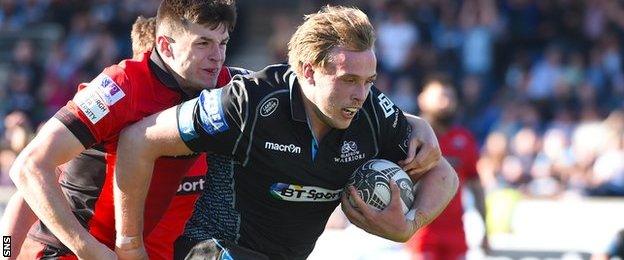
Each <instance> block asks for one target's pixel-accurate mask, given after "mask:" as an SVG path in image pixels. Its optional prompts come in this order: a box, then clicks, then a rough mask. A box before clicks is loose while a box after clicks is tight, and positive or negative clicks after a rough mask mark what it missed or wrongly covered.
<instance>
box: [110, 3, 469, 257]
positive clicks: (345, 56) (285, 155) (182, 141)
mask: <svg viewBox="0 0 624 260" xmlns="http://www.w3.org/2000/svg"><path fill="white" fill-rule="evenodd" d="M374 40H375V38H374V33H373V28H372V25H371V24H370V22H369V21H368V18H367V17H366V15H365V14H364V13H362V12H361V11H359V10H357V9H353V8H344V7H325V8H323V10H321V12H319V13H317V14H312V15H309V16H307V17H306V21H305V22H304V23H303V24H302V25H301V26H299V28H298V29H297V32H296V33H295V34H294V35H293V37H292V38H291V41H290V43H289V65H273V66H269V67H267V68H265V69H264V70H262V71H259V72H257V73H254V74H251V75H247V76H237V77H234V79H233V80H232V82H230V83H229V84H228V85H226V86H225V87H224V88H222V89H218V90H212V91H203V92H202V93H201V94H200V96H199V98H196V99H193V100H191V101H187V102H185V103H183V104H182V105H179V106H177V107H174V108H170V109H167V110H165V111H163V112H161V113H158V114H155V115H152V116H150V117H147V118H145V119H143V120H142V121H140V122H139V123H136V124H134V125H133V126H131V127H129V128H127V129H126V130H125V131H123V132H122V135H121V137H120V142H119V146H118V150H117V152H118V154H119V155H120V156H119V157H118V161H117V164H116V169H115V175H116V177H115V178H116V185H115V200H116V201H117V203H115V206H116V207H117V208H116V214H117V215H116V218H117V220H118V222H117V233H118V236H123V237H140V235H141V233H142V229H143V225H144V223H143V212H144V202H145V198H146V196H147V195H148V194H147V190H148V186H149V180H150V178H151V172H152V168H153V165H154V160H155V159H156V158H158V157H160V156H164V155H184V154H190V153H192V152H202V151H210V152H212V153H211V154H209V155H208V165H209V173H208V174H207V177H206V178H207V179H206V183H207V185H208V188H207V189H206V190H204V193H203V194H202V195H201V196H200V198H199V200H198V201H197V203H196V205H195V211H194V212H193V215H192V216H191V219H190V220H189V222H187V225H186V228H185V231H184V234H183V236H182V237H180V238H179V239H178V240H177V241H176V248H175V250H176V258H177V257H180V258H183V257H184V254H185V253H186V252H187V251H188V250H189V249H190V248H191V247H192V246H193V245H194V244H195V243H199V242H201V241H204V240H206V239H211V238H217V239H221V240H226V241H231V242H234V243H237V244H238V246H240V247H243V248H246V249H251V250H254V251H256V252H259V253H262V254H264V255H266V256H267V257H269V258H270V259H305V258H306V257H307V256H308V254H309V253H310V252H311V251H312V249H313V247H314V243H315V242H316V239H317V238H318V236H319V235H320V234H321V233H322V232H323V229H324V226H325V223H326V222H327V219H328V217H329V216H330V214H331V213H332V211H333V210H334V209H335V208H336V206H337V205H338V204H339V203H340V202H341V201H342V207H343V211H344V212H345V214H346V215H347V217H348V218H349V219H350V220H351V222H353V223H354V224H355V225H357V226H359V227H361V228H363V229H364V230H366V231H367V232H370V233H372V234H375V235H378V236H380V237H384V238H387V239H391V240H394V241H407V240H408V239H409V238H410V237H411V236H412V235H413V234H414V233H415V232H416V231H417V230H418V229H419V228H421V227H422V226H424V225H426V224H427V223H430V222H431V221H432V220H433V219H434V218H435V217H436V216H437V215H438V214H439V213H440V212H441V211H442V210H443V209H444V208H445V207H446V205H447V203H448V202H449V201H450V199H451V198H452V196H453V195H454V194H455V192H456V189H457V183H458V180H457V176H456V174H455V172H454V170H453V169H452V168H451V167H450V165H449V164H448V162H446V160H444V159H442V160H440V161H439V163H437V164H436V165H435V166H434V167H433V168H432V169H430V170H428V171H426V172H425V173H424V174H422V175H418V174H412V175H411V176H412V177H413V178H414V179H415V180H416V179H420V186H419V187H420V188H419V189H418V194H416V202H415V204H414V207H413V209H414V211H415V212H416V214H415V219H414V220H409V219H406V217H405V216H404V215H403V212H402V210H401V208H400V206H399V199H398V196H396V194H398V187H397V185H396V183H392V184H391V188H392V192H393V194H394V195H395V196H393V199H392V202H391V204H390V205H389V206H388V207H387V208H386V209H385V210H383V211H375V210H372V209H370V208H368V207H367V206H366V205H365V204H364V202H363V201H362V200H361V199H357V195H356V194H357V193H356V192H355V190H354V189H353V188H352V187H350V188H349V189H348V190H347V192H349V193H350V195H351V196H355V197H356V204H357V206H358V207H357V208H354V207H353V206H351V205H350V204H349V203H345V202H346V195H345V194H346V192H343V188H344V186H345V185H346V183H347V180H348V178H349V176H350V175H351V173H352V172H353V171H354V170H355V169H356V168H357V167H358V166H360V165H361V164H362V163H364V162H365V161H367V160H369V159H372V158H385V159H389V160H392V161H394V162H398V161H400V160H403V159H404V158H406V156H407V155H408V150H407V146H408V143H409V140H410V136H411V135H412V128H411V127H410V125H409V123H408V121H407V120H406V118H405V116H404V115H403V113H402V112H401V111H400V109H399V108H397V107H396V106H394V104H393V103H392V101H390V100H389V99H388V98H387V97H386V96H385V95H384V94H383V93H381V92H379V91H378V90H377V89H375V88H372V85H373V82H374V80H375V77H376V57H375V54H374V52H373V45H374ZM417 131H420V130H417ZM410 173H412V171H410ZM341 198H342V200H341ZM136 246H137V247H136V250H135V255H136V256H141V255H144V254H142V253H141V252H142V251H143V250H144V249H143V247H142V245H141V244H140V243H136ZM178 251H181V252H180V253H179V252H178ZM129 256H131V255H129Z"/></svg>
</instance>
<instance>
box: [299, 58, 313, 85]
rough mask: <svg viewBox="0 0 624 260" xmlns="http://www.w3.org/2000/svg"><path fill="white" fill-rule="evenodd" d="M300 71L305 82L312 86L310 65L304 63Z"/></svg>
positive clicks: (311, 67)
mask: <svg viewBox="0 0 624 260" xmlns="http://www.w3.org/2000/svg"><path fill="white" fill-rule="evenodd" d="M301 70H302V71H303V78H304V79H305V81H306V82H307V83H308V84H310V85H314V83H315V82H314V66H312V64H310V63H304V64H303V66H302V67H301Z"/></svg>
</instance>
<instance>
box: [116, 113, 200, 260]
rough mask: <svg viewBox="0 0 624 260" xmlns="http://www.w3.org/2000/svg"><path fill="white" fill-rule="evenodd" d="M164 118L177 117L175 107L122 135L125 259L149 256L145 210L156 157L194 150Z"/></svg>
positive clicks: (120, 249)
mask: <svg viewBox="0 0 624 260" xmlns="http://www.w3.org/2000/svg"><path fill="white" fill-rule="evenodd" d="M163 121H164V122H175V121H176V108H175V107H172V108H169V109H167V110H164V111H163V112H160V113H157V114H154V115H152V116H149V117H146V118H145V119H143V120H141V121H139V122H138V123H136V124H134V125H131V126H128V127H127V128H125V129H124V130H123V131H122V132H121V135H120V138H119V144H118V147H117V154H118V155H119V156H118V159H117V162H116V165H115V177H114V185H113V187H114V188H113V193H114V199H115V219H116V220H117V221H116V223H115V229H116V230H117V241H115V252H116V253H117V255H118V256H119V258H121V259H147V253H146V251H145V246H144V244H143V212H144V209H145V199H146V197H147V191H148V189H149V185H150V180H151V178H152V172H153V169H154V162H155V161H156V159H157V158H158V157H161V156H175V155H187V154H191V153H192V152H191V150H189V148H188V147H186V145H185V144H184V142H183V141H182V139H181V138H180V137H179V133H178V128H177V125H176V124H172V123H164V124H163V123H159V122H163ZM122 155H123V156H122ZM130 155H132V156H130Z"/></svg>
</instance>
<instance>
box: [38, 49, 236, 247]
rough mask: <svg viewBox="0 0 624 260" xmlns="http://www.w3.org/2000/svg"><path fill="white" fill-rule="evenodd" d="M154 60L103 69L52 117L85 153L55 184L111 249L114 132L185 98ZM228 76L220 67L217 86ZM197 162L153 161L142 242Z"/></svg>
mask: <svg viewBox="0 0 624 260" xmlns="http://www.w3.org/2000/svg"><path fill="white" fill-rule="evenodd" d="M156 59H158V55H157V54H156V53H152V52H146V53H145V54H144V55H143V56H142V58H140V59H138V60H124V61H122V62H121V63H119V64H117V65H113V66H111V67H108V68H106V69H104V71H103V72H102V73H101V74H100V75H98V76H97V77H96V78H95V79H93V80H92V81H91V82H90V83H84V84H80V85H79V87H78V92H77V93H76V95H75V97H74V98H73V99H72V100H71V101H69V102H68V103H67V105H66V106H64V107H63V108H62V109H61V110H59V111H58V112H57V114H56V115H55V116H54V117H55V118H57V119H58V120H60V121H61V122H62V123H63V124H65V126H66V127H67V128H68V129H69V130H70V131H71V132H72V133H73V134H74V135H75V136H76V137H77V138H78V139H79V140H80V142H81V143H82V144H83V145H84V147H85V148H87V150H85V151H84V152H82V153H81V154H80V155H79V156H77V157H76V158H74V159H72V160H71V161H69V162H68V163H67V164H66V168H65V169H64V170H63V171H62V174H61V177H60V180H59V182H60V184H61V188H62V191H63V193H64V195H65V197H66V199H67V201H68V202H69V204H70V207H71V208H72V210H73V212H74V215H75V216H76V217H77V219H78V220H79V222H80V223H81V224H82V225H83V226H84V227H85V228H87V229H88V230H89V232H90V233H91V234H92V235H93V236H95V237H96V238H97V239H98V240H99V241H101V242H102V243H104V244H106V245H107V246H109V247H111V248H114V242H115V220H114V215H115V214H114V204H113V193H112V187H113V186H112V177H113V170H114V165H115V161H116V157H115V156H116V155H115V152H116V149H117V140H118V137H119V132H120V131H121V130H122V129H123V128H124V127H126V126H128V125H130V124H132V123H134V122H136V121H138V120H140V119H142V118H143V117H146V116H149V115H151V114H153V113H156V112H159V111H161V110H164V109H166V108H169V107H171V106H173V105H176V104H179V103H180V102H182V101H184V100H187V99H189V98H190V96H189V95H187V94H186V93H184V92H183V91H182V89H181V88H180V87H179V86H178V85H177V83H176V81H175V79H174V78H173V76H172V75H170V74H168V73H167V72H166V71H165V70H164V69H163V68H161V67H160V66H159V65H157V64H156V63H155V62H154V60H156ZM231 76H232V75H231V71H230V69H229V68H226V67H223V69H222V70H221V72H220V74H219V80H218V84H220V85H224V84H226V83H227V82H229V80H230V79H231ZM197 160H198V158H197V156H186V157H163V158H159V159H158V160H157V161H156V163H155V165H154V174H153V178H152V182H151V184H150V189H149V192H148V196H147V197H148V198H147V201H146V207H145V222H144V227H145V230H144V235H145V236H146V237H147V235H148V234H150V232H151V231H152V230H153V228H154V227H155V226H156V224H157V223H158V221H159V220H160V219H161V217H162V216H163V214H164V213H165V211H166V210H167V208H168V206H169V202H170V201H171V199H172V197H173V196H174V195H175V194H176V191H177V189H178V184H179V183H180V181H181V180H182V179H183V177H184V176H185V175H186V174H187V173H189V172H190V171H189V170H190V169H191V168H192V167H193V165H195V164H196V161H197ZM195 167H198V166H195ZM199 167H202V166H201V164H200V166H199ZM203 167H205V165H203ZM201 170H203V169H201ZM195 172H197V171H195ZM204 172H205V171H204ZM189 207H191V208H192V204H191V205H190V206H189ZM174 225H177V224H174ZM182 225H183V224H182ZM30 233H31V234H30V236H31V237H32V238H34V239H36V240H39V241H40V242H43V243H45V244H48V245H50V246H53V247H56V248H58V249H59V250H61V251H65V250H67V248H66V247H65V246H63V245H62V244H61V242H60V241H59V240H58V239H57V238H56V237H55V236H54V235H53V234H52V233H51V232H50V231H49V230H48V229H47V228H46V227H45V226H44V225H43V224H41V223H38V224H36V226H35V227H34V228H33V229H31V232H30ZM67 251H69V250H67Z"/></svg>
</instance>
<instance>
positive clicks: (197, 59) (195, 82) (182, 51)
mask: <svg viewBox="0 0 624 260" xmlns="http://www.w3.org/2000/svg"><path fill="white" fill-rule="evenodd" d="M211 27H212V26H203V25H199V24H194V23H191V24H190V25H189V26H188V30H184V32H181V33H178V34H176V35H177V36H176V38H175V39H173V41H174V42H173V43H171V44H170V46H171V51H172V54H173V62H172V64H169V66H170V67H171V68H172V69H173V70H174V71H175V72H176V73H177V74H178V75H180V76H181V77H182V80H183V81H184V83H183V84H184V85H186V86H188V87H190V88H193V89H196V90H201V89H204V88H214V87H216V84H217V77H218V76H219V71H220V70H221V66H223V62H224V61H225V51H226V46H227V42H228V40H229V38H230V36H229V33H228V30H227V29H226V27H225V26H223V25H219V26H218V27H216V28H214V29H213V28H211Z"/></svg>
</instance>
